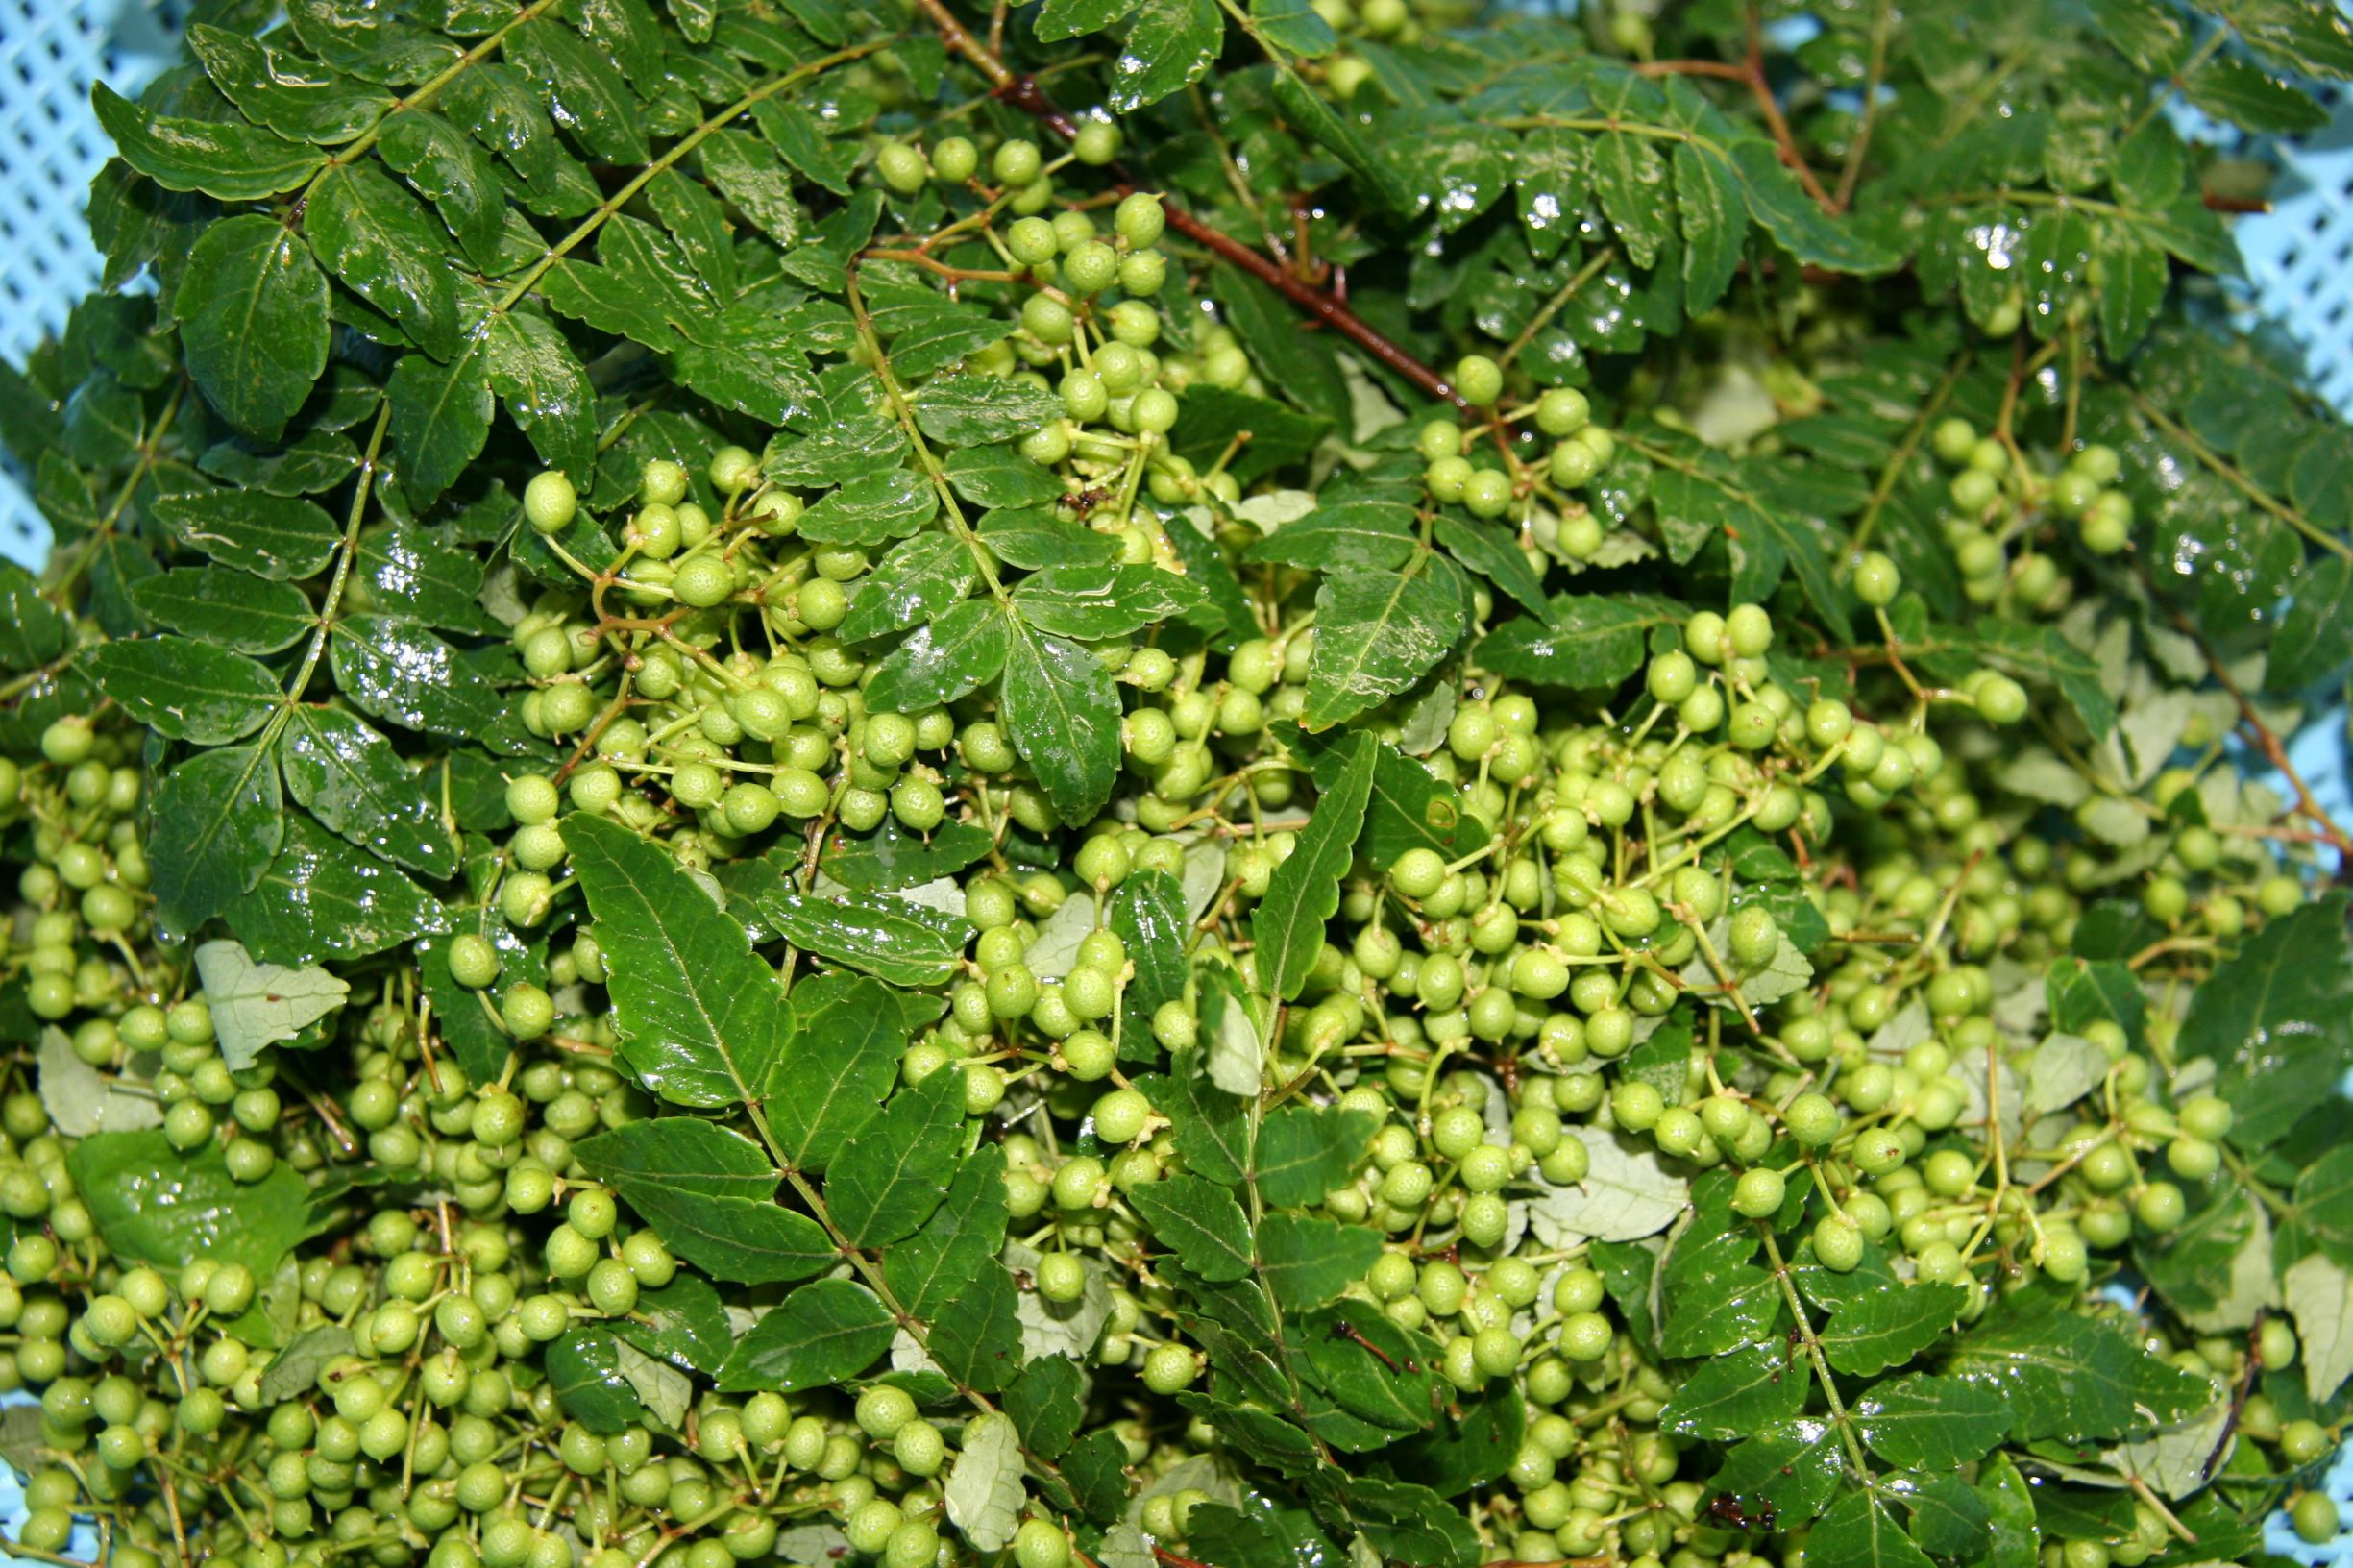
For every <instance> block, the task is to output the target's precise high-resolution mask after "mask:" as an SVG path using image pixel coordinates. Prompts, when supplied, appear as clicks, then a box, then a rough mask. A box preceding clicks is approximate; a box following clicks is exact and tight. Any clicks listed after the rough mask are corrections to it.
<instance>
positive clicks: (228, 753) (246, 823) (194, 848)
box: [147, 746, 286, 934]
mask: <svg viewBox="0 0 2353 1568" xmlns="http://www.w3.org/2000/svg"><path fill="white" fill-rule="evenodd" d="M152 821H153V823H154V825H153V827H151V828H150V829H149V831H148V838H147V854H148V857H149V858H148V863H149V864H150V865H151V866H152V867H153V868H154V876H155V882H154V888H155V894H156V912H157V915H158V916H159V919H161V920H162V922H163V923H164V925H165V926H167V927H168V928H169V929H171V930H173V931H177V932H180V933H182V934H185V933H187V932H190V931H193V930H195V929H196V927H198V926H199V925H202V924H203V923H204V922H205V921H206V920H208V919H211V918H212V917H213V916H215V915H218V914H220V913H221V912H222V911H223V910H225V909H227V908H228V907H229V906H230V905H231V904H232V903H233V902H235V901H236V899H237V897H238V895H239V894H243V893H245V892H246V891H247V890H249V889H251V888H252V887H253V886H254V885H255V884H256V883H257V882H259V881H260V880H261V873H262V872H263V871H265V870H268V869H269V865H270V860H271V858H272V857H273V856H275V855H276V854H277V853H278V847H279V845H281V844H282V842H284V838H285V830H286V817H285V804H284V801H283V798H282V796H280V794H279V786H278V764H277V761H276V759H275V758H274V757H273V756H272V755H271V753H270V751H269V750H268V748H266V747H258V746H230V747H219V748H218V749H215V750H210V751H199V752H197V753H196V754H195V755H194V756H192V757H190V758H188V759H187V760H186V761H185V762H184V763H182V764H181V765H180V766H179V767H177V768H175V769H173V770H172V771H171V772H169V773H168V774H166V775H165V776H164V778H163V782H162V783H160V784H159V785H158V786H157V787H156V795H155V802H154V807H153V814H152Z"/></svg>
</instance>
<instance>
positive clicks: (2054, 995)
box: [2043, 958, 2148, 1040]
mask: <svg viewBox="0 0 2353 1568" xmlns="http://www.w3.org/2000/svg"><path fill="white" fill-rule="evenodd" d="M2043 985H2044V992H2045V993H2046V995H2047V998H2048V1000H2049V1003H2050V1021H2051V1026H2052V1027H2053V1028H2056V1029H2061V1030H2065V1031H2066V1032H2067V1033H2069V1034H2073V1035H2080V1034H2082V1033H2083V1032H2084V1030H2086V1029H2087V1028H2089V1027H2091V1026H2092V1025H2093V1024H2095V1023H2098V1022H2101V1021H2102V1020H2105V1021H2107V1022H2110V1023H2113V1024H2115V1025H2116V1026H2117V1027H2118V1028H2120V1029H2122V1030H2123V1031H2124V1036H2125V1038H2126V1039H2127V1040H2138V1039H2139V1038H2140V1035H2141V1018H2142V1016H2143V1015H2144V1014H2145V1013H2146V1012H2147V1010H2148V998H2147V996H2146V995H2145V993H2144V992H2142V990H2141V983H2140V981H2139V980H2137V979H2135V978H2134V977H2133V972H2132V969H2131V968H2129V967H2128V966H2126V965H2123V964H2120V963H2117V962H2115V961H2113V960H2104V961H2102V962H2099V963H2087V962H2086V961H2084V960H2083V959H2080V958H2061V959H2058V960H2055V961H2054V962H2053V963H2052V964H2051V966H2050V968H2049V970H2048V971H2047V973H2046V974H2045V976H2044V981H2043Z"/></svg>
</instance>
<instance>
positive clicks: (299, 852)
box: [225, 814, 449, 968]
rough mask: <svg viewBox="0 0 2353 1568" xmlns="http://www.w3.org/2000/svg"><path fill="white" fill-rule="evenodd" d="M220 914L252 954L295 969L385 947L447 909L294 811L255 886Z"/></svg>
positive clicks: (420, 932)
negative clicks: (275, 856)
mask: <svg viewBox="0 0 2353 1568" xmlns="http://www.w3.org/2000/svg"><path fill="white" fill-rule="evenodd" d="M225 913H226V914H227V916H228V919H229V928H230V929H231V930H232V931H234V932H235V933H236V934H237V938H238V940H239V941H241V942H243V943H245V945H246V947H247V948H248V949H250V950H251V951H252V953H253V955H254V956H255V957H256V958H257V959H260V960H261V961H262V962H264V963H267V964H283V965H286V966H288V967H291V968H301V967H303V966H305V965H308V964H319V963H323V962H325V961H327V960H329V959H351V958H360V957H364V956H365V955H367V954H369V953H379V952H382V951H383V950H384V949H385V948H388V947H396V946H399V945H400V944H401V943H404V942H410V941H413V940H414V939H416V938H418V937H421V936H426V935H429V934H430V933H433V932H437V931H443V930H446V929H448V926H449V916H448V913H447V912H446V911H445V910H444V909H443V908H442V907H441V905H440V904H439V903H438V902H436V901H435V900H434V898H433V896H432V894H429V893H427V892H426V891H425V890H424V889H423V888H421V887H419V886H418V885H417V884H416V883H415V882H414V881H413V880H411V879H410V877H409V876H408V874H407V873H406V872H405V871H404V870H401V869H400V868H399V867H397V866H394V865H392V864H391V863H390V862H388V861H382V860H379V859H377V858H376V857H375V856H374V855H371V854H368V853H367V852H365V851H364V850H359V849H355V848H354V847H353V846H352V845H348V844H346V843H344V842H343V841H342V840H340V839H338V838H335V837H333V836H332V835H331V834H330V833H329V832H328V831H327V830H326V829H325V828H323V827H321V826H319V825H318V824H317V823H316V822H314V821H312V820H311V819H310V818H308V817H306V816H303V815H299V814H297V815H293V816H290V817H288V818H287V820H286V824H285V843H284V845H282V847H281V848H280V849H279V851H278V856H277V858H276V859H275V860H272V861H271V862H270V864H269V867H268V869H267V870H264V871H263V872H262V873H261V877H260V880H259V881H257V883H256V884H255V885H254V888H253V891H252V892H250V893H247V894H245V895H244V896H242V897H240V898H238V899H237V900H236V901H235V902H233V903H232V904H231V905H230V906H229V907H228V909H227V911H226V912H225Z"/></svg>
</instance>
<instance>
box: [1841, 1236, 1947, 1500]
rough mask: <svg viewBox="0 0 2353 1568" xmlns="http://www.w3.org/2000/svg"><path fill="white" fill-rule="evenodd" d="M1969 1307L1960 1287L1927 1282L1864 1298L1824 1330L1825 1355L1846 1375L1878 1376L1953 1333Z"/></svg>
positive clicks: (1854, 1303) (1851, 1305)
mask: <svg viewBox="0 0 2353 1568" xmlns="http://www.w3.org/2000/svg"><path fill="white" fill-rule="evenodd" d="M1967 1302H1968V1297H1967V1295H1966V1293H1965V1292H1964V1291H1963V1290H1962V1289H1961V1287H1960V1286H1957V1285H1943V1284H1938V1283H1936V1282H1933V1281H1927V1280H1923V1281H1920V1282H1917V1283H1915V1284H1913V1285H1910V1286H1905V1287H1903V1288H1901V1289H1897V1290H1880V1291H1876V1292H1874V1293H1873V1294H1871V1295H1867V1296H1862V1297H1859V1298H1857V1299H1856V1300H1855V1301H1853V1302H1851V1303H1850V1304H1849V1305H1847V1306H1845V1307H1843V1308H1841V1309H1839V1311H1838V1312H1837V1314H1836V1315H1835V1316H1833V1317H1832V1318H1831V1319H1830V1321H1829V1323H1828V1324H1826V1326H1825V1327H1824V1328H1823V1330H1822V1349H1823V1354H1824V1355H1825V1356H1826V1358H1827V1359H1828V1360H1829V1362H1830V1364H1831V1365H1832V1366H1834V1367H1836V1368H1837V1369H1838V1370H1839V1371H1841V1372H1849V1373H1852V1374H1854V1375H1855V1376H1857V1377H1866V1378H1868V1377H1875V1376H1877V1375H1878V1374H1879V1373H1881V1372H1883V1371H1885V1370H1886V1369H1887V1368H1889V1367H1891V1366H1901V1365H1902V1364H1903V1363H1904V1362H1906V1361H1908V1360H1911V1359H1912V1358H1913V1357H1915V1356H1917V1355H1919V1354H1920V1353H1921V1352H1922V1351H1924V1350H1925V1349H1927V1348H1928V1347H1929V1346H1930V1345H1932V1344H1935V1343H1936V1342H1937V1341H1938V1340H1939V1339H1942V1338H1944V1337H1945V1336H1946V1335H1949V1333H1951V1332H1952V1325H1953V1320H1954V1319H1955V1318H1957V1317H1958V1316H1960V1313H1961V1309H1962V1308H1963V1307H1964V1306H1965V1305H1967ZM1899 1462H1908V1461H1899Z"/></svg>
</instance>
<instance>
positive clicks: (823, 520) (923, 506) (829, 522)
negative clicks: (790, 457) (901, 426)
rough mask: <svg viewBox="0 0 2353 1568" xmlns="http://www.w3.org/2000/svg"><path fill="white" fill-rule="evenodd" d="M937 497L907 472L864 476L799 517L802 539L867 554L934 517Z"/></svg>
mask: <svg viewBox="0 0 2353 1568" xmlns="http://www.w3.org/2000/svg"><path fill="white" fill-rule="evenodd" d="M939 510H940V493H939V492H938V491H937V490H934V489H933V488H932V487H931V483H930V481H929V480H927V479H925V478H923V476H922V475H920V474H918V473H916V472H915V471H914V470H913V469H905V468H901V469H893V470H891V471H890V472H888V473H883V474H864V475H860V476H859V477H858V478H854V479H850V480H848V481H847V482H846V483H845V484H843V486H842V487H841V488H840V489H838V490H836V491H834V493H833V494H831V495H829V496H827V497H826V498H825V499H824V500H822V501H821V502H818V503H817V504H816V505H814V506H812V507H810V508H809V509H808V510H807V511H806V512H803V513H802V514H801V518H800V532H801V535H802V537H803V538H807V539H814V540H816V541H818V542H819V543H821V544H829V545H854V546H857V547H860V548H862V549H868V550H871V549H873V548H874V547H875V546H877V545H880V544H882V543H883V542H884V541H885V540H889V539H896V538H898V537H900V536H901V535H904V534H909V533H913V532H914V531H915V530H916V529H918V528H919V527H922V526H923V525H924V524H926V523H928V522H930V521H931V520H932V518H934V517H935V516H937V515H938V514H939Z"/></svg>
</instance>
